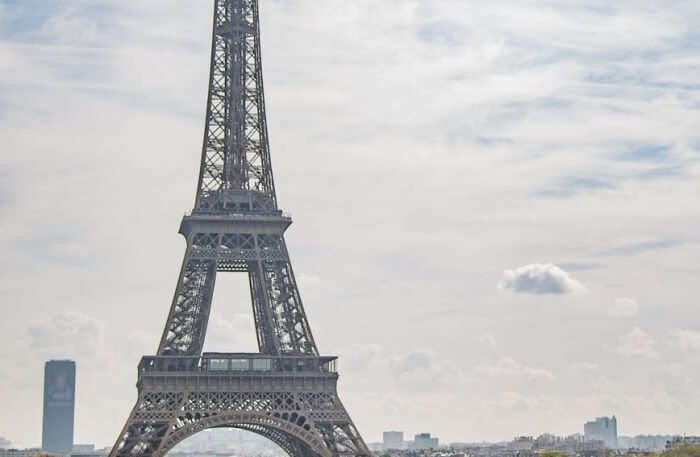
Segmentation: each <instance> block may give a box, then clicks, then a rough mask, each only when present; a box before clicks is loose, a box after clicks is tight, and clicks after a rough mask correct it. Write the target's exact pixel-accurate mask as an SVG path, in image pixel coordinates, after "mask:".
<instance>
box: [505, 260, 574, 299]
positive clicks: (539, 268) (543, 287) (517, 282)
mask: <svg viewBox="0 0 700 457" xmlns="http://www.w3.org/2000/svg"><path fill="white" fill-rule="evenodd" d="M499 287H500V288H501V289H503V290H512V291H513V292H516V293H526V294H538V295H540V294H555V295H562V294H569V293H577V292H584V291H585V290H586V288H585V287H584V285H583V284H581V283H580V282H579V281H577V280H575V279H574V278H572V277H571V276H570V275H569V273H567V272H566V271H564V270H562V269H561V268H559V267H557V266H556V265H553V264H551V263H550V264H539V263H535V264H531V265H525V266H523V267H520V268H516V269H515V270H506V271H505V272H504V274H503V280H502V281H501V282H500V284H499Z"/></svg>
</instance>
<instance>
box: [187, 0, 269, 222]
mask: <svg viewBox="0 0 700 457" xmlns="http://www.w3.org/2000/svg"><path fill="white" fill-rule="evenodd" d="M240 189H243V190H253V191H257V192H258V196H259V197H260V198H257V199H255V200H254V201H253V202H252V204H253V206H252V208H250V209H257V210H270V209H276V208H277V199H276V196H275V184H274V179H273V175H272V167H271V164H270V147H269V142H268V134H267V120H266V115H265V96H264V90H263V75H262V60H261V53H260V25H259V13H258V1H257V0H216V2H215V8H214V33H213V41H212V53H211V71H210V80H209V99H208V103H207V117H206V127H205V135H204V147H203V152H202V163H201V169H200V176H199V186H198V190H197V201H196V204H195V210H198V211H220V210H233V209H248V208H245V207H243V208H241V206H240V202H236V201H234V200H233V199H230V198H228V197H229V191H230V190H234V191H235V190H240Z"/></svg>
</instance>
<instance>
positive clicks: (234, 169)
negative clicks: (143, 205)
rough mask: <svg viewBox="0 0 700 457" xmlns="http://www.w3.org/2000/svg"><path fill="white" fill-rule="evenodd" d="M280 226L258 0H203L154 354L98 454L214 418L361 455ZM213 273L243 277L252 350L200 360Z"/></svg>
mask: <svg viewBox="0 0 700 457" xmlns="http://www.w3.org/2000/svg"><path fill="white" fill-rule="evenodd" d="M291 223H292V221H291V218H289V217H288V216H285V215H284V214H283V213H282V211H281V210H279V209H278V206H277V197H276V194H275V186H274V179H273V174H272V167H271V162H270V148H269V143H268V133H267V123H266V117H265V97H264V90H263V77H262V64H261V55H260V28H259V12H258V0H214V30H213V38H212V53H211V73H210V81H209V97H208V102H207V114H206V127H205V134H204V145H203V150H202V158H201V163H200V175H199V182H198V187H197V197H196V201H195V207H194V209H193V211H192V212H191V214H189V215H187V216H185V217H184V218H183V221H182V225H181V227H180V233H181V234H182V235H183V236H184V237H185V239H186V242H187V247H186V251H185V256H184V260H183V263H182V268H181V270H180V276H179V279H178V283H177V287H176V289H175V294H174V296H173V300H172V304H171V307H170V312H169V315H168V319H167V322H166V325H165V328H164V330H163V334H162V337H161V340H160V345H159V347H158V352H157V355H156V356H147V357H144V359H143V361H142V363H141V365H139V381H138V389H139V398H138V401H137V404H136V406H135V407H134V409H133V410H132V412H131V415H130V416H129V418H128V420H127V423H126V425H125V426H124V429H123V430H122V432H121V433H120V435H119V438H118V440H117V442H116V444H115V446H114V448H113V449H112V452H111V454H110V457H162V456H164V455H165V454H166V453H167V452H168V451H169V450H170V449H172V448H173V447H174V446H175V445H177V443H179V442H180V441H182V440H183V439H185V438H187V437H189V436H192V435H193V434H195V433H198V432H199V431H202V430H205V429H209V428H217V427H233V428H240V429H244V430H249V431H251V432H254V433H257V434H259V435H262V436H264V437H266V438H268V439H270V440H272V441H273V442H275V443H277V444H278V445H279V446H280V447H281V448H282V449H284V450H285V451H286V452H287V453H288V454H289V455H290V456H292V457H341V456H347V457H369V456H370V452H369V450H368V449H367V446H366V445H365V443H364V441H363V440H362V437H361V436H360V434H359V433H358V431H357V429H356V428H355V426H354V424H353V423H352V420H351V419H350V416H349V415H348V413H347V411H346V410H345V408H344V407H343V405H342V403H341V401H340V399H339V397H338V394H337V389H336V384H337V379H338V375H337V373H336V372H335V368H334V367H335V358H334V357H320V356H319V351H318V349H317V347H316V343H315V341H314V338H313V335H312V332H311V328H310V326H309V323H308V320H307V316H306V313H305V311H304V306H303V303H302V300H301V296H300V294H299V290H298V287H297V282H296V279H295V277H294V271H293V269H292V264H291V262H290V258H289V252H288V251H287V246H286V243H285V239H284V233H285V231H286V229H287V228H288V227H289V225H290V224H291ZM221 272H240V273H247V274H248V278H249V284H250V294H251V303H252V311H253V316H254V318H255V328H256V335H257V339H258V347H259V351H260V352H259V353H256V354H251V355H248V356H246V357H243V358H241V357H239V356H240V354H229V355H228V356H226V357H224V356H225V354H217V355H216V356H217V357H223V358H212V357H211V356H208V355H206V354H205V355H204V356H203V357H201V356H202V350H203V347H204V340H205V338H206V332H207V325H208V321H209V315H210V311H211V305H212V297H213V293H214V286H215V283H216V276H217V274H218V273H221ZM210 364H211V366H210ZM222 367H224V368H225V369H228V370H230V372H227V373H221V370H222V369H223V368H222ZM241 367H244V368H245V369H243V370H242V371H241V369H242V368H241Z"/></svg>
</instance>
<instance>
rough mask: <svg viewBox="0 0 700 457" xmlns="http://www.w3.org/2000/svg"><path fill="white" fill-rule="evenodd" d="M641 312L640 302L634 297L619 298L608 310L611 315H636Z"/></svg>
mask: <svg viewBox="0 0 700 457" xmlns="http://www.w3.org/2000/svg"><path fill="white" fill-rule="evenodd" d="M637 314H639V303H637V301H636V300H634V299H632V298H618V299H617V300H615V303H614V304H613V305H612V306H611V307H610V309H609V310H608V315H609V316H610V317H634V316H636V315H637Z"/></svg>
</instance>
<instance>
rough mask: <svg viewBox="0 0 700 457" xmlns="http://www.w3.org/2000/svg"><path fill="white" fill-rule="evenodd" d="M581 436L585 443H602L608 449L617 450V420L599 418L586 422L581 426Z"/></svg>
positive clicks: (614, 418)
mask: <svg viewBox="0 0 700 457" xmlns="http://www.w3.org/2000/svg"><path fill="white" fill-rule="evenodd" d="M583 436H584V439H585V441H586V442H594V441H602V442H603V445H604V446H605V447H607V448H609V449H617V418H616V417H615V416H613V417H599V418H597V419H596V420H594V421H591V422H586V423H585V424H584V426H583Z"/></svg>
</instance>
